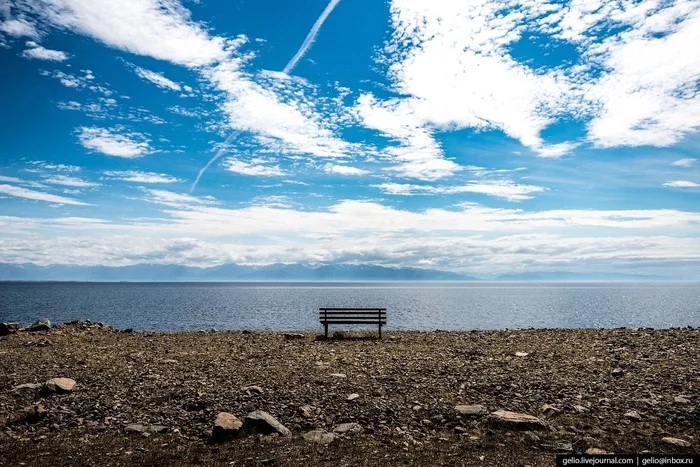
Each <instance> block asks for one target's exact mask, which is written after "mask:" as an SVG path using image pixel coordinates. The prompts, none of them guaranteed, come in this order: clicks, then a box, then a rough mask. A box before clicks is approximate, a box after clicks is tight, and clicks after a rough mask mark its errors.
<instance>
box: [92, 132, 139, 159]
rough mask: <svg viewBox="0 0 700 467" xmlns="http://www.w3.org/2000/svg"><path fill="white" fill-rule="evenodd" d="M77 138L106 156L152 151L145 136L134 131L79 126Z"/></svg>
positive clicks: (122, 155) (121, 155) (132, 156)
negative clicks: (125, 131)
mask: <svg viewBox="0 0 700 467" xmlns="http://www.w3.org/2000/svg"><path fill="white" fill-rule="evenodd" d="M78 138H79V139H80V144H82V145H83V146H84V147H85V148H86V149H90V150H93V151H97V152H101V153H102V154H106V155H108V156H116V157H124V158H134V157H141V156H143V155H145V154H148V153H150V152H153V149H152V148H151V147H150V145H149V144H148V140H147V139H146V137H145V136H143V135H141V134H139V133H134V132H131V133H126V134H119V133H117V132H116V131H115V130H114V129H107V128H97V127H81V128H80V129H79V135H78Z"/></svg>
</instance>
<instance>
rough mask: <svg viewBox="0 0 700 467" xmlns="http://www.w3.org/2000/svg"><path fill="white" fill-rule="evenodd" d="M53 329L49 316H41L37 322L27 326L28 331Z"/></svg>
mask: <svg viewBox="0 0 700 467" xmlns="http://www.w3.org/2000/svg"><path fill="white" fill-rule="evenodd" d="M49 329H51V321H49V319H48V318H41V319H40V320H39V321H37V322H36V323H34V324H32V325H31V326H29V327H28V328H27V331H30V332H37V331H48V330H49Z"/></svg>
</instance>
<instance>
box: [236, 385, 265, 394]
mask: <svg viewBox="0 0 700 467" xmlns="http://www.w3.org/2000/svg"><path fill="white" fill-rule="evenodd" d="M241 391H243V392H245V393H248V395H249V396H251V395H253V394H262V393H263V392H265V391H264V390H263V388H261V387H260V386H244V387H242V388H241Z"/></svg>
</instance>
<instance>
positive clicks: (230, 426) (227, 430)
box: [211, 412, 243, 440]
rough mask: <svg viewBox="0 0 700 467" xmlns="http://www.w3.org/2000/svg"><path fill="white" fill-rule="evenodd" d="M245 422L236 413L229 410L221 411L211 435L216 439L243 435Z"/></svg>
mask: <svg viewBox="0 0 700 467" xmlns="http://www.w3.org/2000/svg"><path fill="white" fill-rule="evenodd" d="M242 427H243V423H242V422H241V421H240V420H239V419H238V418H236V416H235V415H233V414H230V413H228V412H220V413H219V415H217V416H216V420H215V421H214V428H213V429H212V432H211V436H212V438H214V439H215V440H226V439H231V438H236V437H238V436H240V435H241V428H242Z"/></svg>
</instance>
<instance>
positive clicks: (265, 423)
mask: <svg viewBox="0 0 700 467" xmlns="http://www.w3.org/2000/svg"><path fill="white" fill-rule="evenodd" d="M243 431H245V432H246V433H250V434H256V433H260V434H263V435H269V434H272V433H278V434H280V435H282V436H291V435H292V432H291V431H289V428H287V427H286V426H284V425H282V424H281V423H280V422H279V421H277V419H276V418H275V417H273V416H272V415H270V414H269V413H267V412H264V411H262V410H256V411H254V412H250V413H249V414H248V415H246V416H245V418H244V420H243Z"/></svg>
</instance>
